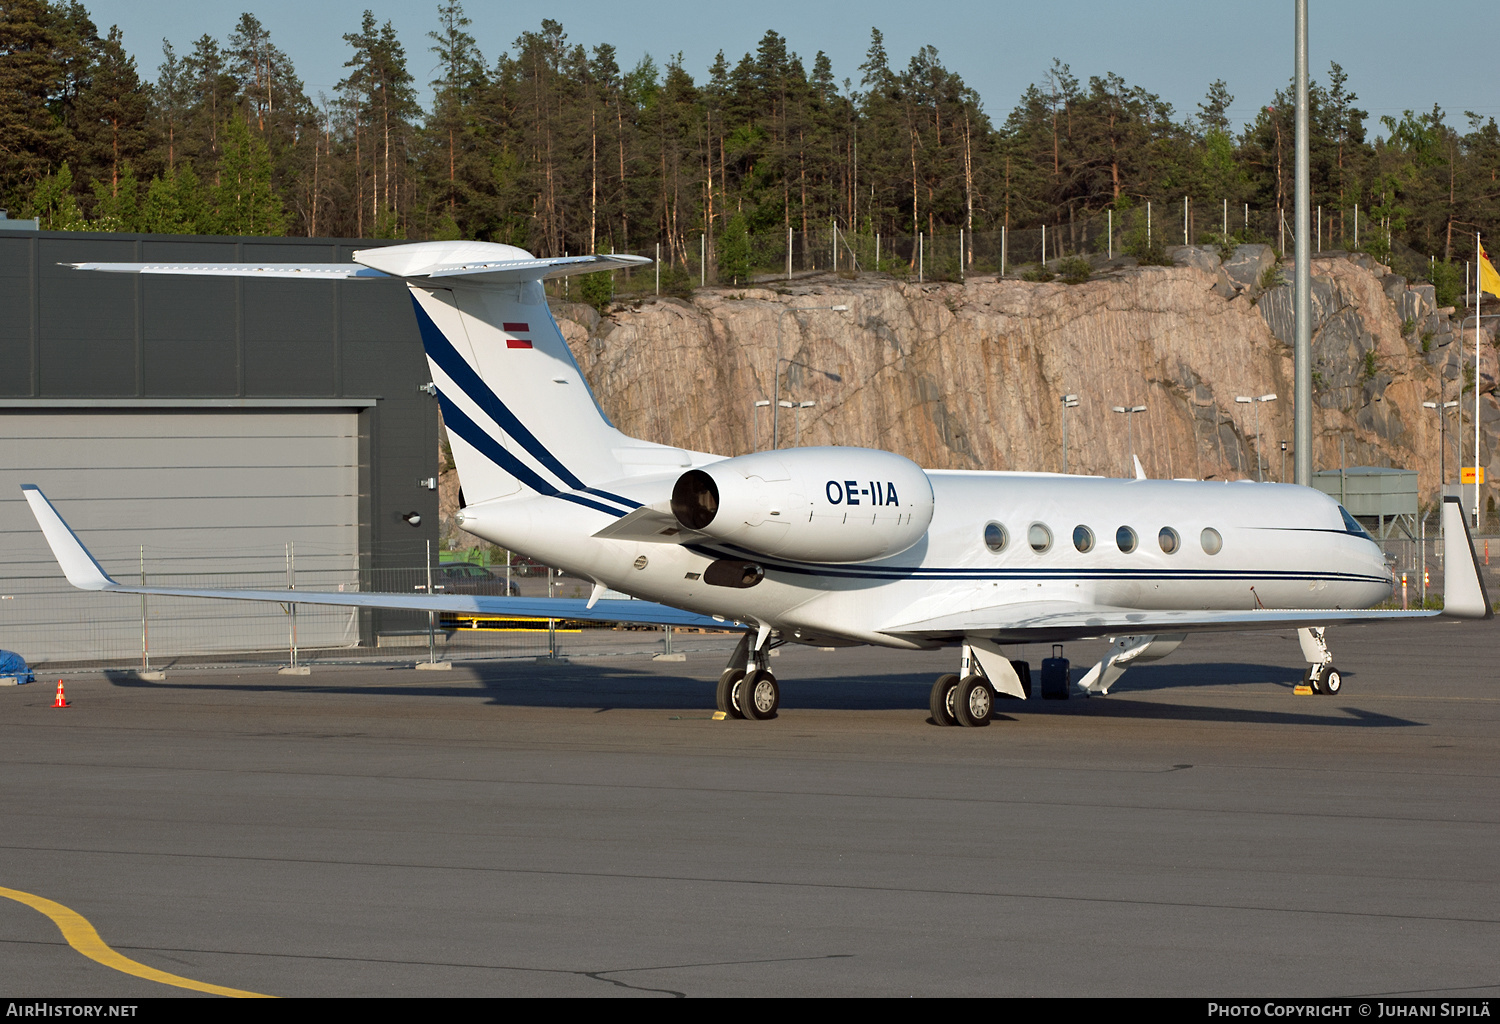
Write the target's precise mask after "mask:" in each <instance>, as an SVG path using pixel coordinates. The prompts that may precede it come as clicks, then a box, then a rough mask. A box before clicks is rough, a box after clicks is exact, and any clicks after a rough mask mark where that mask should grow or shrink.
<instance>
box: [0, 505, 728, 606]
mask: <svg viewBox="0 0 1500 1024" xmlns="http://www.w3.org/2000/svg"><path fill="white" fill-rule="evenodd" d="M21 491H22V493H23V494H25V496H26V501H27V504H29V505H30V506H31V511H32V514H33V515H35V516H36V521H37V525H38V526H40V527H41V528H42V535H43V536H44V537H46V538H47V544H48V546H50V547H51V548H52V554H53V555H54V556H55V557H56V558H57V563H58V565H59V566H60V567H61V568H62V570H63V574H64V575H65V576H67V578H68V582H69V583H71V584H72V585H73V586H75V587H77V588H78V589H80V590H93V591H103V592H111V593H117V594H154V595H159V596H161V597H202V598H215V599H218V600H229V601H274V602H277V603H279V604H287V603H289V602H295V603H296V604H317V605H336V606H340V607H349V608H387V609H404V610H408V611H424V612H446V613H452V614H457V615H460V616H463V615H465V614H469V615H502V616H507V617H510V616H514V617H518V618H537V619H577V620H579V621H583V622H621V623H640V624H643V625H652V626H698V627H703V628H708V629H733V628H735V627H734V625H733V624H731V623H725V622H721V621H720V620H718V619H715V618H713V617H712V616H708V615H699V614H698V613H696V612H688V611H683V610H682V609H680V608H672V607H669V606H667V605H662V604H655V603H653V602H651V601H618V600H615V601H597V602H594V603H593V605H592V606H590V604H589V603H588V602H586V601H584V600H582V599H570V598H528V597H500V596H490V595H484V594H410V595H408V594H368V593H349V592H328V591H315V590H215V589H209V588H185V587H141V586H132V585H129V584H122V583H117V582H116V581H115V580H114V579H112V578H111V577H110V575H109V574H108V573H107V572H105V571H104V568H103V566H101V565H100V564H99V563H98V561H96V560H95V558H94V556H93V555H91V554H89V551H88V549H87V548H86V547H84V546H83V542H82V541H80V540H79V539H78V535H77V534H75V533H74V532H73V530H72V528H71V527H69V526H68V524H67V523H66V522H64V521H63V518H62V516H60V515H58V512H57V509H56V508H54V507H53V505H52V502H51V501H49V500H48V499H47V496H46V495H45V494H43V493H42V492H41V490H40V489H39V488H38V487H36V486H35V485H34V484H22V485H21Z"/></svg>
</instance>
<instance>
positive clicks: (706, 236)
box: [551, 198, 1425, 303]
mask: <svg viewBox="0 0 1500 1024" xmlns="http://www.w3.org/2000/svg"><path fill="white" fill-rule="evenodd" d="M1312 232H1313V236H1314V237H1313V239H1312V248H1313V252H1314V253H1315V254H1316V253H1320V252H1325V251H1329V250H1354V249H1368V248H1372V247H1373V249H1375V250H1376V251H1379V252H1381V253H1384V252H1385V251H1386V250H1388V249H1389V246H1390V238H1389V234H1388V232H1387V231H1386V230H1385V229H1384V228H1383V227H1382V226H1381V225H1380V224H1379V223H1378V222H1375V221H1372V220H1371V219H1370V217H1369V214H1368V211H1361V210H1359V209H1358V208H1357V207H1350V208H1348V209H1333V208H1324V207H1316V208H1315V209H1314V210H1313V211H1312ZM1246 242H1253V243H1261V244H1266V245H1270V246H1272V247H1273V248H1275V249H1276V250H1277V251H1278V252H1281V253H1288V254H1289V253H1290V252H1291V250H1292V247H1293V245H1294V242H1295V231H1294V229H1293V216H1292V211H1291V210H1290V209H1289V208H1270V209H1265V208H1256V207H1251V206H1250V205H1249V204H1246V203H1235V202H1230V201H1229V200H1227V199H1224V200H1217V201H1213V200H1195V199H1191V198H1185V199H1181V200H1175V201H1165V202H1157V201H1149V202H1148V201H1144V200H1141V201H1134V200H1132V201H1125V202H1121V203H1119V204H1117V205H1116V206H1115V207H1113V208H1111V209H1108V210H1105V211H1103V212H1102V213H1090V214H1087V215H1085V214H1069V215H1068V216H1066V217H1060V218H1058V219H1057V220H1056V221H1055V222H1054V223H1051V224H1044V225H1037V226H1033V227H1028V228H1020V229H1008V228H1001V229H999V230H982V231H971V230H968V229H964V228H943V227H934V229H933V230H930V231H919V232H917V233H915V234H888V233H880V232H875V231H872V230H870V229H869V227H868V226H855V227H854V228H851V227H850V226H849V225H847V224H840V223H828V224H824V225H811V224H809V225H807V226H806V227H803V226H801V225H796V226H793V227H789V228H786V229H782V230H778V231H774V232H759V233H755V234H751V235H748V236H741V237H740V238H729V237H721V236H716V235H715V234H713V233H710V232H699V233H697V234H692V235H683V236H680V237H678V238H676V239H675V240H674V241H673V242H671V243H668V244H662V245H657V246H654V247H652V248H651V249H642V250H637V251H636V253H635V254H636V255H639V256H648V257H651V258H652V259H653V260H654V261H655V262H654V263H653V265H652V266H649V267H646V268H644V269H637V270H628V271H615V272H614V273H613V274H612V275H611V277H610V280H609V282H608V285H607V287H601V286H597V285H595V286H589V285H584V284H583V283H582V282H576V281H568V280H566V279H564V280H562V281H560V282H554V283H553V285H551V287H552V288H553V290H554V291H555V292H556V294H558V295H559V296H564V297H567V298H570V299H573V300H580V301H585V302H596V303H598V302H601V301H607V300H609V299H610V298H618V299H624V298H629V297H633V296H640V295H649V294H661V295H687V294H691V292H692V290H693V289H694V288H697V287H703V286H707V285H728V286H734V285H746V286H748V285H751V284H765V283H769V282H770V281H773V280H774V279H776V278H782V279H793V278H796V277H798V276H801V275H806V274H812V273H827V272H836V273H840V274H845V275H857V274H861V273H869V272H880V273H886V274H892V275H895V276H898V277H902V278H909V279H911V280H916V281H959V280H963V279H964V278H965V277H967V276H969V275H972V274H987V275H988V274H1002V273H1003V274H1006V275H1010V274H1020V273H1024V272H1025V271H1026V270H1027V269H1028V268H1031V267H1034V266H1036V265H1037V264H1039V263H1046V264H1048V265H1049V266H1052V265H1054V264H1055V263H1056V262H1057V261H1058V260H1062V259H1067V258H1070V257H1072V258H1079V257H1082V258H1087V259H1089V260H1090V262H1091V263H1093V264H1096V265H1097V263H1098V262H1099V261H1100V260H1108V259H1110V258H1113V257H1117V256H1127V255H1128V256H1134V257H1136V258H1138V259H1141V260H1143V261H1148V262H1149V261H1157V260H1160V261H1165V259H1166V257H1165V250H1166V249H1168V248H1170V247H1172V246H1177V245H1216V246H1225V247H1227V246H1230V245H1235V244H1240V243H1246ZM1382 245H1384V247H1385V248H1384V249H1382ZM1397 246H1398V248H1399V242H1398V243H1397ZM1411 262H1412V263H1413V267H1412V270H1413V271H1414V272H1415V271H1417V270H1420V269H1421V267H1419V266H1417V264H1416V262H1415V261H1411ZM1424 262H1425V258H1424ZM1413 276H1420V275H1416V274H1414V275H1413Z"/></svg>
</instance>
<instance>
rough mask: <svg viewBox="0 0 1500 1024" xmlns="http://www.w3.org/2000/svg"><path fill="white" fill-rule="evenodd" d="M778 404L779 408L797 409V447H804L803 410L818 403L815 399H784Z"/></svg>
mask: <svg viewBox="0 0 1500 1024" xmlns="http://www.w3.org/2000/svg"><path fill="white" fill-rule="evenodd" d="M776 404H777V406H778V407H779V408H782V409H795V410H796V411H797V416H796V420H797V443H796V445H795V447H797V448H801V447H802V410H803V409H811V408H812V407H813V406H815V405H817V404H818V403H817V402H815V401H814V402H788V401H786V400H785V399H782V400H781V401H780V402H777V403H776Z"/></svg>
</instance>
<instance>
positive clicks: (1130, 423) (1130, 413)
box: [1112, 405, 1146, 477]
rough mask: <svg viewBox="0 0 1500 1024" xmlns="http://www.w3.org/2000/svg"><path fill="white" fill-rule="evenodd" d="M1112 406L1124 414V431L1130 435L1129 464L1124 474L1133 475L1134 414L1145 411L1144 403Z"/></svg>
mask: <svg viewBox="0 0 1500 1024" xmlns="http://www.w3.org/2000/svg"><path fill="white" fill-rule="evenodd" d="M1112 408H1113V409H1114V410H1115V412H1119V413H1124V414H1125V426H1126V431H1127V433H1128V435H1129V437H1130V465H1129V466H1127V467H1126V472H1125V475H1126V476H1127V477H1130V476H1135V414H1136V413H1138V412H1145V411H1146V407H1145V406H1144V405H1132V406H1129V407H1127V406H1123V405H1116V406H1112Z"/></svg>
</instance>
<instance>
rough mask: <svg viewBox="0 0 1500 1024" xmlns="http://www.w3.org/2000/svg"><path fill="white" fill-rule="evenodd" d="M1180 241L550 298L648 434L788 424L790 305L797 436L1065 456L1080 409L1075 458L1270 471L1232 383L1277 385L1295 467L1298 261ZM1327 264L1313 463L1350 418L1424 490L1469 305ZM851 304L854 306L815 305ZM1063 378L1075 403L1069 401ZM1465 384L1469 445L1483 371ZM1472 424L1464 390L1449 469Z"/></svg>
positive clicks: (767, 429)
mask: <svg viewBox="0 0 1500 1024" xmlns="http://www.w3.org/2000/svg"><path fill="white" fill-rule="evenodd" d="M1175 256H1176V259H1177V261H1178V263H1179V265H1178V266H1173V267H1130V266H1125V267H1120V266H1115V267H1114V268H1113V269H1106V270H1104V271H1103V272H1102V273H1100V274H1099V275H1097V276H1096V277H1095V278H1094V279H1092V280H1090V281H1088V282H1086V283H1084V284H1079V285H1066V284H1060V283H1031V282H1025V281H1020V280H1015V279H1010V278H1007V279H1003V280H996V279H995V278H993V277H984V278H978V279H971V280H970V281H968V282H967V283H964V284H925V285H918V284H914V283H909V282H900V281H896V280H893V279H891V278H888V277H884V276H876V275H866V276H863V277H860V278H858V279H844V278H839V277H833V276H831V275H822V276H819V277H814V278H804V279H800V280H796V281H793V282H788V283H776V284H775V285H774V286H771V287H758V288H709V289H702V290H699V291H698V292H697V293H695V295H694V296H693V298H692V299H691V300H682V299H675V298H662V299H657V300H650V299H648V300H645V301H643V302H641V303H640V304H638V305H636V304H629V305H625V306H623V307H617V308H616V309H615V310H614V311H613V312H611V313H610V314H609V315H607V316H604V317H601V316H600V315H599V314H598V313H596V312H595V311H594V310H593V309H592V308H590V307H588V306H582V305H578V304H569V303H556V304H554V311H555V313H556V315H557V319H558V323H559V325H560V326H561V327H562V329H563V332H564V335H565V336H566V337H567V339H568V342H569V344H570V345H571V346H572V348H573V351H574V354H575V355H576V357H577V359H578V362H579V364H580V365H581V366H582V367H583V370H584V373H585V375H586V376H587V377H588V379H589V382H590V384H591V385H592V386H593V388H594V390H595V393H596V394H597V395H598V397H599V401H600V404H601V405H602V406H603V407H604V409H605V411H606V412H607V413H608V415H609V416H610V418H611V419H612V420H613V421H614V423H615V425H616V426H618V427H619V428H620V429H622V430H624V431H626V432H627V433H630V434H633V435H635V436H638V437H642V438H646V439H649V440H653V441H659V442H662V443H666V444H672V445H677V446H680V447H687V448H693V449H698V450H702V451H712V452H717V453H721V454H726V455H735V454H742V453H745V452H749V451H751V450H753V449H754V448H755V447H756V446H757V444H758V445H759V447H762V448H769V447H771V445H772V423H773V417H772V416H771V409H769V408H762V409H758V410H757V409H756V408H755V406H754V403H755V402H756V401H757V400H761V399H771V398H775V397H776V388H775V381H776V366H777V335H778V322H779V323H780V334H781V343H780V354H781V357H782V359H783V360H787V361H785V362H782V363H781V366H782V367H783V370H782V376H781V391H780V397H781V399H783V400H789V401H792V402H798V403H800V402H804V401H814V402H816V403H817V404H816V405H815V406H813V407H811V408H808V409H802V410H788V409H782V410H781V411H780V415H779V417H777V419H779V435H780V442H781V444H782V446H784V447H785V446H791V445H793V444H796V443H797V441H798V434H799V429H800V440H801V443H802V444H803V445H827V444H840V445H859V446H867V447H875V448H888V449H890V450H893V451H897V452H900V453H902V454H903V455H906V456H908V457H910V458H911V459H913V460H915V461H916V462H918V463H919V464H921V465H923V466H928V467H935V468H955V469H1018V470H1043V471H1061V470H1062V469H1063V466H1064V451H1063V437H1064V425H1063V416H1064V415H1066V416H1067V417H1068V421H1067V428H1066V429H1067V445H1068V447H1067V454H1066V464H1067V467H1068V469H1069V470H1070V471H1071V472H1074V473H1094V474H1102V475H1107V476H1124V475H1128V474H1129V473H1130V450H1131V444H1132V441H1133V443H1134V450H1135V452H1136V453H1137V454H1138V455H1139V456H1140V459H1141V462H1142V464H1143V465H1144V467H1145V470H1146V472H1147V473H1148V474H1149V475H1151V476H1153V477H1194V478H1200V479H1236V478H1245V477H1248V478H1252V479H1253V478H1254V477H1255V475H1256V451H1255V448H1256V445H1255V431H1256V421H1255V415H1256V412H1255V407H1253V406H1250V405H1244V404H1237V403H1236V402H1235V397H1236V396H1237V395H1263V394H1268V393H1273V392H1274V393H1275V394H1277V395H1278V396H1279V400H1278V401H1276V402H1270V403H1265V404H1261V405H1260V406H1259V413H1260V452H1261V460H1262V466H1263V470H1262V471H1263V472H1264V474H1265V478H1266V479H1268V480H1279V479H1281V474H1282V454H1281V447H1280V443H1281V441H1282V439H1288V441H1290V438H1291V437H1292V420H1291V412H1292V408H1291V406H1292V403H1291V397H1292V351H1291V348H1290V342H1291V340H1292V318H1291V311H1292V294H1291V292H1292V289H1291V285H1290V283H1289V282H1290V277H1291V271H1290V269H1289V268H1286V267H1282V268H1280V270H1279V273H1280V277H1281V278H1282V279H1284V280H1282V279H1278V268H1277V266H1276V264H1275V262H1274V254H1272V253H1271V252H1270V251H1269V250H1267V249H1265V247H1262V246H1242V247H1240V249H1239V250H1237V251H1236V252H1235V254H1234V255H1233V257H1232V258H1231V259H1230V260H1228V261H1226V262H1224V263H1223V264H1222V265H1221V263H1220V259H1219V256H1218V254H1217V253H1216V252H1213V251H1211V250H1205V249H1186V248H1185V249H1181V250H1178V251H1177V252H1176V253H1175ZM1118 262H1119V261H1117V263H1118ZM1312 270H1313V282H1314V288H1313V309H1314V335H1313V339H1314V341H1313V355H1314V365H1315V375H1314V397H1315V401H1316V408H1315V410H1314V419H1313V435H1314V439H1315V444H1316V446H1317V447H1316V450H1315V452H1314V454H1313V462H1314V468H1317V469H1321V468H1332V467H1337V466H1338V465H1339V459H1340V442H1341V440H1342V442H1343V444H1344V448H1345V458H1346V460H1347V464H1348V465H1351V466H1352V465H1365V464H1370V465H1394V466H1401V467H1406V468H1412V469H1416V470H1418V471H1419V473H1420V486H1421V490H1422V493H1423V495H1424V499H1425V500H1430V499H1431V497H1432V496H1433V495H1434V494H1435V493H1436V491H1437V487H1438V482H1439V481H1438V466H1439V425H1438V419H1437V415H1436V413H1434V412H1432V411H1430V410H1427V409H1424V408H1423V407H1422V402H1423V401H1435V400H1437V398H1438V395H1439V387H1440V382H1442V383H1444V384H1445V386H1446V388H1447V390H1446V397H1447V398H1449V399H1452V398H1455V397H1458V385H1459V382H1460V381H1462V379H1463V371H1462V369H1461V366H1462V362H1461V360H1460V354H1459V353H1460V348H1461V347H1462V350H1463V352H1464V353H1468V354H1469V357H1468V358H1469V360H1470V361H1471V360H1472V352H1473V344H1474V342H1473V330H1472V327H1471V328H1470V329H1468V330H1467V331H1460V330H1459V328H1458V327H1457V326H1456V325H1455V324H1454V323H1453V322H1451V321H1450V320H1449V318H1448V315H1447V314H1449V313H1451V312H1452V311H1451V310H1438V309H1436V308H1434V302H1433V296H1432V289H1431V287H1430V286H1422V287H1415V288H1413V287H1409V286H1408V285H1407V283H1406V282H1405V281H1404V280H1402V279H1401V278H1399V277H1396V276H1394V275H1391V274H1388V273H1386V272H1385V270H1384V268H1383V267H1380V266H1379V265H1377V264H1375V263H1374V262H1373V261H1371V260H1369V258H1368V257H1364V256H1357V257H1353V258H1346V257H1344V256H1340V255H1333V256H1325V257H1324V258H1319V259H1316V260H1315V261H1314V263H1313V268H1312ZM835 305H846V306H847V307H848V311H847V312H836V311H832V310H828V309H815V310H802V309H799V307H807V306H823V307H828V306H835ZM1403 328H1405V330H1404V331H1403ZM1480 334H1481V338H1480V342H1481V344H1480V349H1481V354H1482V358H1481V368H1480V387H1481V391H1482V392H1489V393H1487V394H1485V397H1483V398H1482V400H1481V404H1482V410H1483V411H1482V417H1481V419H1482V425H1483V427H1484V428H1485V440H1484V443H1483V445H1482V448H1481V464H1489V463H1490V462H1491V460H1492V459H1493V453H1494V451H1495V448H1494V441H1495V440H1496V436H1495V435H1496V428H1497V426H1500V407H1497V405H1496V402H1495V398H1494V395H1493V393H1492V392H1493V390H1494V385H1495V379H1496V352H1495V348H1494V345H1493V339H1492V336H1491V334H1490V330H1489V328H1487V327H1486V328H1483V329H1481V332H1480ZM1068 393H1072V394H1076V395H1078V398H1079V404H1078V407H1077V408H1076V409H1070V410H1067V411H1066V413H1065V412H1064V410H1063V408H1062V405H1061V403H1060V401H1059V397H1060V396H1061V395H1063V394H1068ZM1137 405H1144V406H1146V410H1145V411H1144V412H1142V413H1139V414H1136V415H1134V416H1132V417H1127V416H1123V415H1120V414H1117V413H1115V412H1113V411H1112V407H1114V406H1124V407H1131V406H1137ZM1465 407H1466V408H1465V415H1464V424H1465V427H1464V432H1465V435H1466V436H1467V438H1468V441H1467V444H1466V446H1465V449H1464V451H1465V452H1466V453H1469V452H1472V446H1473V426H1472V410H1473V394H1472V391H1471V392H1469V394H1468V395H1467V397H1466V401H1465ZM799 417H800V426H799V423H798V419H799ZM1128 420H1133V422H1127V421H1128ZM1455 427H1456V420H1455V419H1454V418H1453V417H1452V414H1450V419H1449V424H1448V434H1447V442H1448V446H1449V448H1448V462H1447V464H1448V467H1449V473H1450V478H1452V477H1453V476H1454V475H1455V474H1454V472H1453V469H1452V467H1453V466H1454V459H1455V458H1456V448H1455V447H1454V443H1455V442H1454V431H1455ZM1288 447H1289V448H1290V444H1289V445H1288ZM1288 455H1290V452H1289V453H1288ZM1286 466H1287V469H1286V471H1287V473H1290V472H1291V459H1290V457H1288V458H1287V460H1286ZM454 500H455V499H454V498H453V497H451V496H450V497H449V499H448V502H447V503H445V506H446V504H451V503H452V502H453V501H454ZM445 511H447V509H446V507H445Z"/></svg>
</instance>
